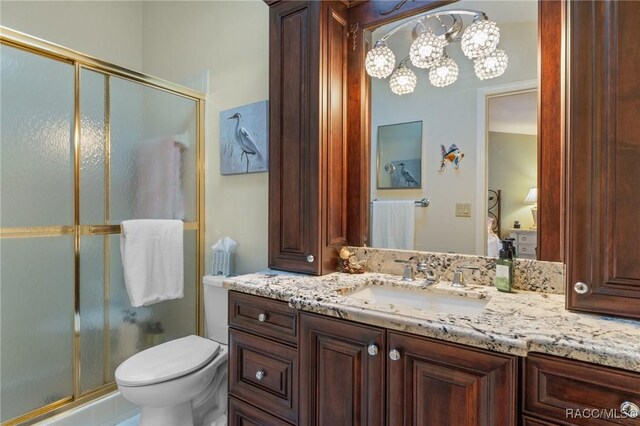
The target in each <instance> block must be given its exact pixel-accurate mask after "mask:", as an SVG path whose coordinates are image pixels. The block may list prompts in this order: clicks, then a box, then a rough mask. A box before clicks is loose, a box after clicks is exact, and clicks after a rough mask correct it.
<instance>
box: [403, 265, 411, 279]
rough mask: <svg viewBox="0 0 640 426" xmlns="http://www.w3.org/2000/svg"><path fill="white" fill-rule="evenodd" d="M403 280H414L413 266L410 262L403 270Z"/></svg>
mask: <svg viewBox="0 0 640 426" xmlns="http://www.w3.org/2000/svg"><path fill="white" fill-rule="evenodd" d="M402 281H413V267H412V266H411V264H410V263H409V262H407V263H405V264H404V269H403V270H402Z"/></svg>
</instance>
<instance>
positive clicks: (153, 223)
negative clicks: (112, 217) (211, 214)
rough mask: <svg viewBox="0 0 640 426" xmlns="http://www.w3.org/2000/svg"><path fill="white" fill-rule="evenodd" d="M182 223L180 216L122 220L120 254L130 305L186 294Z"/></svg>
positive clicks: (174, 297)
mask: <svg viewBox="0 0 640 426" xmlns="http://www.w3.org/2000/svg"><path fill="white" fill-rule="evenodd" d="M182 246H183V223H182V221H180V220H149V219H144V220H126V221H124V222H122V234H121V235H120V254H121V256H122V266H124V283H125V286H126V288H127V294H128V295H129V300H130V301H131V306H134V307H138V306H146V305H151V304H153V303H157V302H161V301H163V300H168V299H180V298H182V296H183V294H184V261H183V251H182Z"/></svg>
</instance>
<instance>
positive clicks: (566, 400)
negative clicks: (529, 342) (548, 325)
mask: <svg viewBox="0 0 640 426" xmlns="http://www.w3.org/2000/svg"><path fill="white" fill-rule="evenodd" d="M524 364H525V380H524V381H525V384H524V386H523V391H524V395H523V407H524V411H525V413H527V414H533V415H537V416H541V417H544V418H547V419H552V420H557V421H558V422H559V423H560V424H581V425H611V424H624V425H640V416H638V417H637V418H635V419H631V418H607V417H613V414H618V417H620V416H621V415H622V414H621V412H620V406H621V405H622V404H623V403H624V402H625V401H629V402H632V403H635V404H637V405H640V374H636V373H631V372H626V371H622V370H617V369H613V368H607V367H601V366H598V365H593V364H589V363H584V362H580V361H572V360H566V359H562V358H556V357H551V356H547V355H536V354H533V355H529V356H528V357H527V358H525V361H524ZM583 410H586V411H583ZM592 410H603V411H604V410H606V411H605V412H604V413H603V412H600V411H599V412H598V413H597V414H592V413H594V412H593V411H592ZM612 410H617V413H612ZM577 411H580V413H578V414H573V413H576V412H577ZM584 413H586V416H589V418H585V415H583V416H582V418H579V419H577V418H576V416H578V415H580V414H584ZM595 416H599V418H593V417H595Z"/></svg>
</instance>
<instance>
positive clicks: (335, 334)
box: [299, 313, 517, 426]
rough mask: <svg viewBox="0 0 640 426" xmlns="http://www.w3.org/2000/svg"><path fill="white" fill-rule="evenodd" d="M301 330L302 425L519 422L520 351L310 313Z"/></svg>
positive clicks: (301, 319)
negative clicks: (516, 353)
mask: <svg viewBox="0 0 640 426" xmlns="http://www.w3.org/2000/svg"><path fill="white" fill-rule="evenodd" d="M300 336H301V339H300V343H299V347H300V385H301V387H300V422H301V424H304V425H385V424H386V425H398V426H399V425H445V424H447V425H469V426H471V425H496V426H498V425H515V424H516V417H517V416H516V414H517V406H516V395H517V392H516V390H517V375H516V369H517V358H516V357H514V356H509V355H502V354H496V353H492V352H489V351H484V350H480V349H473V348H468V347H464V346H461V345H456V344H450V343H444V342H439V341H437V340H433V339H428V338H423V337H417V336H413V335H409V334H405V333H398V332H392V331H386V330H384V329H381V328H377V327H371V326H366V325H361V324H355V323H352V322H349V321H344V320H339V319H333V318H328V317H323V316H318V315H313V314H306V313H301V314H300ZM385 340H386V344H385ZM385 370H386V380H385V379H384V377H385ZM385 381H386V384H385ZM385 405H386V407H387V408H386V415H385ZM385 418H386V421H385Z"/></svg>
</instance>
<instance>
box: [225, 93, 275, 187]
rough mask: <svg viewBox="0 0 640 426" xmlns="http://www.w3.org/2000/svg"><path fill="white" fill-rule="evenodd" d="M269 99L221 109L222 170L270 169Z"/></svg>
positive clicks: (256, 170) (242, 171) (240, 171)
mask: <svg viewBox="0 0 640 426" xmlns="http://www.w3.org/2000/svg"><path fill="white" fill-rule="evenodd" d="M268 153H269V101H259V102H255V103H252V104H248V105H243V106H240V107H237V108H231V109H228V110H225V111H222V112H220V174H221V175H237V174H244V173H260V172H266V171H267V170H268V164H269V162H268Z"/></svg>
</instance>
